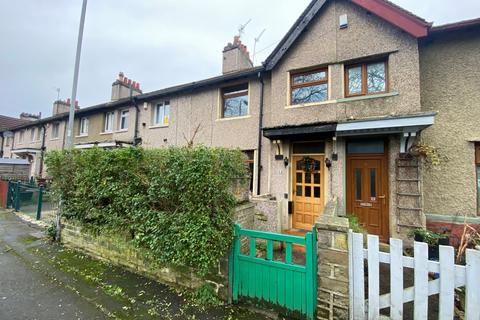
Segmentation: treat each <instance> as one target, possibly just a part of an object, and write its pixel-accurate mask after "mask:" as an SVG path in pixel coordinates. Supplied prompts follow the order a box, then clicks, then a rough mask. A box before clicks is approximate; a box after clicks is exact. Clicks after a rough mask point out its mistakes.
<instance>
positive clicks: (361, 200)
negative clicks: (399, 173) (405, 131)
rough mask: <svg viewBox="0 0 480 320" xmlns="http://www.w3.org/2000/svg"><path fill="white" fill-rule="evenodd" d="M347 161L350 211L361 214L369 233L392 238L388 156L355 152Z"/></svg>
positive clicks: (360, 218)
mask: <svg viewBox="0 0 480 320" xmlns="http://www.w3.org/2000/svg"><path fill="white" fill-rule="evenodd" d="M347 162H348V163H347V213H348V214H353V215H355V216H357V217H358V219H359V222H360V225H361V226H362V228H364V229H365V230H366V231H367V232H368V233H369V234H376V235H378V236H380V239H381V240H382V241H385V242H386V241H388V238H389V231H388V190H387V189H388V184H387V182H388V181H387V161H386V157H385V156H384V155H372V156H366V155H355V156H350V157H349V158H348V160H347Z"/></svg>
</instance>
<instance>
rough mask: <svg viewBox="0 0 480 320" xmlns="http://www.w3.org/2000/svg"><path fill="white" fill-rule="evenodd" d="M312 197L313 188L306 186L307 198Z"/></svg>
mask: <svg viewBox="0 0 480 320" xmlns="http://www.w3.org/2000/svg"><path fill="white" fill-rule="evenodd" d="M311 196H312V188H311V187H310V186H305V197H311Z"/></svg>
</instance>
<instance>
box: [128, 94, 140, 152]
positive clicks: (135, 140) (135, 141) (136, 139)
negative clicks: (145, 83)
mask: <svg viewBox="0 0 480 320" xmlns="http://www.w3.org/2000/svg"><path fill="white" fill-rule="evenodd" d="M130 100H131V101H132V103H133V105H134V106H135V128H134V132H133V145H134V146H138V145H139V144H141V143H142V139H141V138H139V132H138V119H139V115H140V108H139V107H138V103H137V98H136V97H134V96H132V89H130Z"/></svg>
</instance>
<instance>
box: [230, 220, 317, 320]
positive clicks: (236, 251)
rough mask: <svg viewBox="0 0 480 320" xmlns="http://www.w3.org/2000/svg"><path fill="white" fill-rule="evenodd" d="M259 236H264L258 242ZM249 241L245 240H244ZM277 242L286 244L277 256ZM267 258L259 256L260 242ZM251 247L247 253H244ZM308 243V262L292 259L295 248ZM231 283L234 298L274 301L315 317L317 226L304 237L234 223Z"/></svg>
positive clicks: (306, 255)
mask: <svg viewBox="0 0 480 320" xmlns="http://www.w3.org/2000/svg"><path fill="white" fill-rule="evenodd" d="M257 239H263V240H261V241H257ZM245 240H246V242H245ZM274 241H275V242H280V243H283V245H284V248H285V254H284V257H283V255H281V256H282V257H281V259H279V260H277V259H274V250H273V249H274ZM261 242H262V243H263V244H265V245H266V252H265V255H264V257H261V256H259V255H257V248H258V247H259V246H260V245H259V244H260V243H261ZM242 243H243V246H244V248H245V247H248V253H243V252H242V251H246V250H242ZM294 245H302V246H305V264H304V265H303V264H296V263H294V261H293V259H292V247H293V246H294ZM230 284H231V288H232V298H233V301H238V299H239V298H240V297H246V298H254V299H259V300H263V301H266V302H269V303H273V304H276V305H279V306H281V307H284V308H286V309H288V310H290V311H294V312H295V311H296V312H299V313H301V314H304V315H305V316H306V317H307V319H314V316H315V309H316V305H317V238H316V231H315V227H314V228H313V230H312V232H308V233H307V234H306V235H305V237H299V236H292V235H286V234H279V233H272V232H263V231H256V230H248V229H242V228H241V227H240V226H239V225H235V241H234V246H233V250H232V253H231V257H230Z"/></svg>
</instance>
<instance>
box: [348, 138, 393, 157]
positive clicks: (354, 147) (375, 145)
mask: <svg viewBox="0 0 480 320" xmlns="http://www.w3.org/2000/svg"><path fill="white" fill-rule="evenodd" d="M384 152H385V143H384V142H383V140H356V141H349V142H348V143H347V153H348V154H356V153H384Z"/></svg>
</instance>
